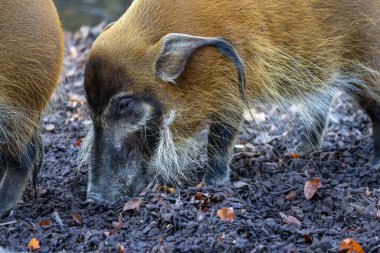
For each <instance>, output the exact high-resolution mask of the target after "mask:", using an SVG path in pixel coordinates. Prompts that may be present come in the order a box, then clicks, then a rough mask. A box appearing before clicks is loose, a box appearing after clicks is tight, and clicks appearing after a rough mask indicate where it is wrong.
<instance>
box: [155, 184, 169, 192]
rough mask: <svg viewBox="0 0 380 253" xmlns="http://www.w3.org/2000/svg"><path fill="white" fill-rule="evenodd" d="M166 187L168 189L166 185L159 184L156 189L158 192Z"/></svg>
mask: <svg viewBox="0 0 380 253" xmlns="http://www.w3.org/2000/svg"><path fill="white" fill-rule="evenodd" d="M167 189H168V187H167V186H166V185H161V186H158V188H157V191H158V192H166V190H167Z"/></svg>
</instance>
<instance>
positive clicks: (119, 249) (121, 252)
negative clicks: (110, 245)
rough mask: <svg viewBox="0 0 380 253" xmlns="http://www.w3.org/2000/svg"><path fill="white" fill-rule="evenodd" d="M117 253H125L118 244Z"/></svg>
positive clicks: (122, 247)
mask: <svg viewBox="0 0 380 253" xmlns="http://www.w3.org/2000/svg"><path fill="white" fill-rule="evenodd" d="M117 252H119V253H125V252H126V251H125V248H124V246H123V245H121V244H119V246H118V247H117Z"/></svg>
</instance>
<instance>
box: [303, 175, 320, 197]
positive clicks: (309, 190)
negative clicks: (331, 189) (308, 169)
mask: <svg viewBox="0 0 380 253" xmlns="http://www.w3.org/2000/svg"><path fill="white" fill-rule="evenodd" d="M321 187H322V183H321V178H319V177H316V178H313V179H310V180H309V181H307V182H306V184H305V187H304V194H305V197H306V199H311V198H313V197H314V195H315V193H316V192H317V191H318V190H319V189H320V188H321Z"/></svg>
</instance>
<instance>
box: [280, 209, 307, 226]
mask: <svg viewBox="0 0 380 253" xmlns="http://www.w3.org/2000/svg"><path fill="white" fill-rule="evenodd" d="M280 216H281V218H282V221H283V222H284V223H285V224H293V225H297V226H299V227H300V226H302V224H301V222H300V221H299V220H298V219H297V218H296V217H293V216H291V215H286V214H284V213H281V212H280Z"/></svg>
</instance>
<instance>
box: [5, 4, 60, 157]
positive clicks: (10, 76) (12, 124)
mask: <svg viewBox="0 0 380 253" xmlns="http://www.w3.org/2000/svg"><path fill="white" fill-rule="evenodd" d="M0 35H1V37H0V153H3V154H6V155H8V156H9V155H14V156H17V155H18V154H19V153H20V152H21V151H22V149H23V148H24V146H25V145H26V143H28V142H29V141H30V138H31V136H32V134H33V132H35V131H36V128H37V125H38V117H39V115H40V114H41V112H42V110H43V109H44V107H45V106H46V104H47V102H48V101H49V99H50V96H51V94H52V92H53V91H54V89H55V87H56V85H57V82H58V78H59V74H60V71H61V67H62V62H63V35H62V30H61V25H60V21H59V18H58V15H57V12H56V9H55V6H54V4H53V2H52V1H51V0H19V1H14V0H2V1H1V2H0Z"/></svg>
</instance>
